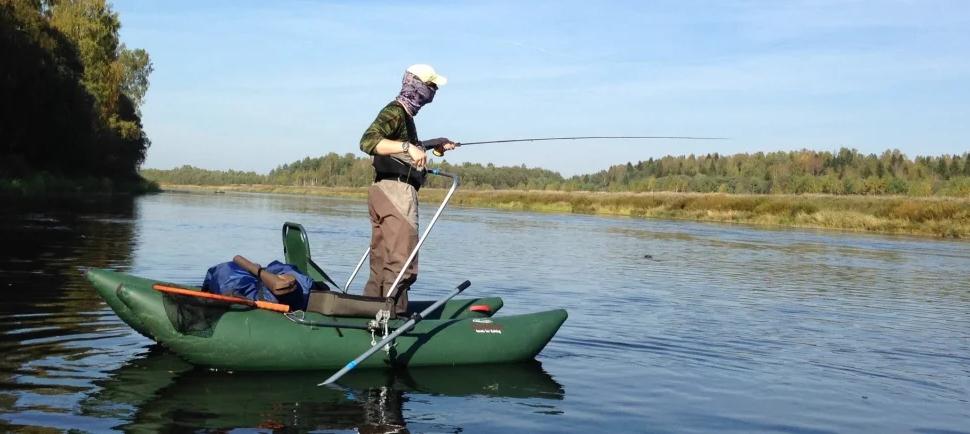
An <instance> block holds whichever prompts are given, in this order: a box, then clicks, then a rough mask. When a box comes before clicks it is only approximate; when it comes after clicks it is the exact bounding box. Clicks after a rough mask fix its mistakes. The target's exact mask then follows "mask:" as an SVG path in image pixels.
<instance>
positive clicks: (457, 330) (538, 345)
mask: <svg viewBox="0 0 970 434" xmlns="http://www.w3.org/2000/svg"><path fill="white" fill-rule="evenodd" d="M429 173H434V174H441V175H444V176H448V177H451V178H452V180H453V182H452V187H451V190H449V192H448V194H447V195H446V196H445V199H444V200H443V201H442V203H441V206H440V207H439V208H438V211H437V213H436V214H435V216H434V217H433V218H432V221H431V223H430V224H429V225H428V227H427V229H426V230H425V232H424V234H423V235H422V237H421V239H420V240H419V241H418V244H417V246H416V247H415V250H414V251H413V252H412V254H411V258H412V259H413V257H414V256H415V255H416V254H417V250H418V249H420V247H421V245H422V243H423V242H424V241H425V240H426V239H427V236H428V234H429V233H430V231H431V228H432V227H433V226H434V222H435V221H436V220H437V218H438V216H439V215H440V214H441V211H442V210H443V209H444V207H445V206H446V205H447V203H448V201H449V199H450V198H451V195H452V194H453V193H454V191H455V189H456V188H457V186H458V178H457V177H454V176H453V175H450V174H445V173H440V172H437V171H429ZM283 244H284V260H285V261H286V262H287V263H289V264H293V265H295V266H296V267H297V268H299V269H300V270H301V271H302V272H304V273H306V274H307V275H309V276H310V277H311V278H313V279H314V280H315V281H318V282H321V283H322V282H326V281H329V282H333V281H332V279H330V278H329V276H327V275H326V273H325V272H324V271H323V269H322V268H320V266H318V265H317V264H316V263H314V262H313V260H312V259H311V257H310V246H309V240H308V239H307V236H306V231H304V230H303V227H302V226H300V225H299V224H296V223H289V222H288V223H285V224H284V225H283ZM365 259H366V253H365V258H362V259H361V261H360V263H359V264H358V266H357V269H356V270H355V271H354V273H353V275H352V276H351V278H350V279H349V280H348V282H347V284H346V285H345V286H344V288H343V290H344V291H346V290H347V288H349V286H350V283H351V282H352V281H353V277H354V276H355V275H356V274H357V270H359V269H360V265H361V264H363V262H364V260H365ZM409 261H410V259H409ZM403 268H405V269H406V268H407V265H405V267H403ZM87 277H88V279H89V280H90V281H91V282H92V283H93V284H94V286H95V288H97V290H98V293H99V294H100V295H101V297H102V298H104V299H105V301H106V302H107V303H108V305H109V306H110V307H111V308H112V309H113V310H114V311H115V313H116V314H117V315H118V317H119V318H121V319H122V320H123V321H124V322H125V323H127V324H128V325H129V326H131V327H132V328H133V329H134V330H136V331H137V332H139V333H141V334H142V335H144V336H146V337H148V338H150V339H152V340H154V341H156V342H158V343H159V344H161V345H162V346H164V347H165V348H168V349H169V350H171V351H172V352H174V353H175V354H177V355H179V356H181V357H182V358H183V359H185V360H186V361H188V362H190V363H192V364H195V365H200V366H206V367H212V368H221V369H227V370H239V371H290V370H329V369H338V368H341V367H343V366H344V365H345V364H346V363H347V362H348V361H350V360H353V359H354V358H355V357H357V356H359V355H361V353H363V352H365V351H367V350H369V349H371V347H372V346H373V345H374V344H376V343H377V342H378V341H380V340H381V339H382V337H384V336H387V335H388V334H393V332H394V331H395V330H396V329H398V328H399V327H401V326H402V325H405V324H406V323H407V321H408V320H409V318H407V317H401V318H391V319H388V318H387V316H386V315H384V316H383V317H382V315H380V313H378V315H377V316H376V317H370V318H367V317H361V316H339V315H322V314H320V313H316V312H302V311H299V312H290V313H286V314H281V313H276V312H271V311H267V310H261V309H253V308H250V307H247V306H242V305H233V304H225V303H208V302H205V301H204V300H200V299H196V298H194V297H184V296H171V295H163V294H162V293H160V292H158V291H156V290H154V289H153V288H152V287H153V285H155V284H167V283H166V282H160V281H157V280H153V279H147V278H142V277H137V276H132V275H129V274H125V273H120V272H115V271H111V270H103V269H92V270H89V271H88V272H87ZM398 280H400V276H399V279H398ZM334 289H336V288H334ZM392 290H393V288H392ZM439 301H440V300H439ZM433 303H434V302H432V301H412V302H410V303H409V306H408V311H409V312H408V314H409V315H410V314H413V313H416V312H421V311H422V310H425V309H427V308H428V307H429V306H432V305H433ZM502 304H503V302H502V299H501V298H498V297H484V298H472V299H467V298H466V299H450V300H448V301H447V302H445V303H444V304H442V305H441V306H440V307H439V308H437V309H435V310H434V311H432V312H430V313H427V314H425V315H424V316H423V317H422V318H421V319H420V321H418V322H417V323H416V324H415V325H414V327H413V328H412V329H410V330H407V331H406V332H404V333H403V334H401V335H400V336H398V337H397V338H396V339H395V340H394V343H393V345H386V346H384V347H383V348H382V349H381V350H380V351H377V352H376V354H374V355H373V356H372V357H369V358H367V359H366V360H363V361H361V362H360V364H359V365H358V367H359V368H384V367H392V366H451V365H469V364H483V363H509V362H522V361H527V360H531V359H533V358H535V356H536V355H537V354H538V353H539V352H540V351H541V350H542V348H543V347H545V346H546V344H547V343H548V342H549V340H550V339H552V337H553V335H555V333H556V332H557V331H558V330H559V327H560V326H561V325H562V323H563V322H564V321H565V320H566V316H567V314H566V311H565V310H563V309H555V310H549V311H544V312H536V313H529V314H522V315H510V316H504V317H493V316H492V315H493V314H494V313H495V312H496V311H498V310H499V309H500V308H501V307H502Z"/></svg>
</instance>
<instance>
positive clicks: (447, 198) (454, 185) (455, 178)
mask: <svg viewBox="0 0 970 434" xmlns="http://www.w3.org/2000/svg"><path fill="white" fill-rule="evenodd" d="M428 173H430V174H433V175H438V176H444V177H447V178H451V189H449V190H448V194H446V195H445V198H444V200H442V201H441V205H440V206H438V211H435V213H434V217H431V222H430V223H428V227H427V228H426V229H425V230H424V234H422V235H421V238H420V239H418V244H417V245H416V246H414V250H412V251H411V256H408V260H407V261H405V262H404V266H403V267H401V272H400V273H397V277H396V278H395V279H394V283H392V284H391V287H390V288H388V290H387V294H386V295H385V297H388V298H389V297H391V296H392V295H394V293H395V291H396V290H397V285H398V284H399V283H401V279H402V278H404V273H405V272H406V271H407V269H408V267H409V266H410V265H411V262H413V261H414V258H415V257H416V256H418V250H421V245H422V244H424V242H425V240H427V239H428V234H430V233H431V228H433V227H434V224H435V222H437V221H438V217H440V216H441V212H442V211H444V210H445V206H447V205H448V201H450V200H451V196H452V195H453V194H455V190H457V189H458V175H454V174H451V173H446V172H442V171H441V170H438V169H428Z"/></svg>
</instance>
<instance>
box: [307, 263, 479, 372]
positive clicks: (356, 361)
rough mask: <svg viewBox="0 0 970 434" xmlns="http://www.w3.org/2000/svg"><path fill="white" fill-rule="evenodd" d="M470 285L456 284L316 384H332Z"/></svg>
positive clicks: (469, 283)
mask: <svg viewBox="0 0 970 434" xmlns="http://www.w3.org/2000/svg"><path fill="white" fill-rule="evenodd" d="M470 285H471V282H469V281H467V280H466V281H464V282H462V284H461V285H458V287H457V288H455V289H453V290H452V291H451V292H450V293H448V295H446V296H445V297H444V298H442V299H440V300H438V301H436V302H434V304H432V305H431V306H428V308H427V309H425V310H423V311H421V313H419V314H418V317H417V318H411V319H409V320H408V322H406V323H404V325H402V326H401V327H398V329H397V330H395V331H394V333H391V334H389V335H387V337H386V338H384V339H381V341H380V342H378V343H377V344H375V345H374V346H372V347H370V349H368V350H367V351H364V354H361V355H359V356H357V358H356V359H354V360H351V361H350V362H348V363H347V364H346V365H344V367H343V368H340V370H339V371H337V372H336V373H334V374H333V375H331V376H330V378H327V379H326V380H324V382H323V383H320V384H317V386H326V385H328V384H332V383H333V382H335V381H337V380H339V379H340V377H343V376H344V374H346V373H347V372H350V370H351V369H354V368H356V367H357V365H358V364H359V363H360V362H363V361H364V360H366V359H367V358H368V357H370V356H372V355H373V354H374V353H376V352H378V351H380V349H381V348H383V347H384V345H387V344H389V343H391V341H393V340H394V339H396V338H397V337H398V336H400V335H401V334H403V333H404V332H407V331H408V330H411V329H412V328H413V327H414V325H415V324H417V323H418V321H421V319H423V318H424V317H425V315H430V314H431V312H434V310H435V309H437V308H439V307H441V305H443V304H445V303H447V302H448V300H451V299H452V298H453V297H454V296H456V295H458V294H460V293H461V292H462V291H464V290H465V288H468V287H469V286H470Z"/></svg>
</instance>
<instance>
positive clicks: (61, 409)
mask: <svg viewBox="0 0 970 434" xmlns="http://www.w3.org/2000/svg"><path fill="white" fill-rule="evenodd" d="M434 205H435V204H430V205H428V204H425V205H423V208H422V210H421V213H422V220H423V221H427V219H428V218H429V217H430V216H431V215H432V213H433V211H434V208H433V207H434ZM284 221H295V222H299V223H302V224H303V225H304V226H305V227H306V228H307V229H308V231H309V236H310V242H311V247H312V253H313V258H314V260H315V261H316V262H318V263H319V264H320V265H322V266H323V267H324V268H325V269H326V270H327V271H328V272H329V273H330V274H331V275H332V276H334V278H335V279H337V280H338V282H342V281H343V280H345V279H346V278H347V277H348V276H349V274H350V272H351V270H352V268H353V266H354V265H355V264H356V262H357V260H358V259H359V257H360V255H361V253H362V252H363V250H364V248H365V247H366V245H367V241H368V238H369V230H370V229H369V224H368V221H367V209H366V205H365V203H364V202H363V201H360V200H351V199H333V198H322V197H301V196H284V195H259V194H242V193H240V194H233V193H230V194H191V193H163V194H157V195H149V196H142V197H138V198H134V199H133V198H114V199H104V198H101V199H76V198H75V199H50V200H47V201H43V202H31V203H23V202H13V203H12V204H9V203H8V204H7V205H6V206H5V208H4V209H3V210H2V211H0V240H2V241H0V244H2V246H0V271H2V273H0V276H2V278H0V289H2V291H3V294H4V295H5V299H4V300H3V302H2V303H0V352H2V354H3V356H2V360H0V430H2V431H15V432H16V431H31V432H34V431H37V430H41V431H42V430H44V429H53V430H59V431H60V430H69V429H77V430H80V431H94V432H102V431H112V430H117V431H128V432H157V431H173V430H178V431H182V430H192V429H198V430H207V431H214V430H215V431H225V430H233V429H238V430H241V431H253V430H255V431H271V430H283V431H299V432H302V431H313V430H317V431H326V432H354V431H358V432H396V431H401V432H404V431H410V432H510V431H511V432H678V433H681V432H710V431H735V432H800V433H827V432H914V433H952V432H970V272H968V270H970V243H966V242H960V241H940V240H934V239H921V238H911V237H894V236H882V235H865V234H847V233H839V232H832V231H812V230H784V229H764V228H753V227H747V226H740V225H721V224H704V223H693V222H680V221H676V222H675V221H661V220H641V219H630V218H609V217H597V216H583V215H557V214H538V213H522V212H505V211H493V210H482V209H472V208H450V209H448V210H447V211H446V212H445V214H444V216H443V217H442V220H441V221H439V223H438V225H437V226H436V228H435V231H434V232H433V233H432V234H431V238H430V239H429V241H428V243H427V244H426V245H425V248H424V249H423V250H422V252H421V264H420V267H421V273H420V277H419V281H418V283H417V284H416V285H415V287H414V288H413V289H412V292H411V297H412V299H427V298H434V297H437V296H441V295H443V294H445V293H447V292H448V291H449V290H450V289H451V288H453V287H454V286H455V285H457V284H458V283H460V282H462V281H463V280H465V279H469V280H471V282H472V286H471V288H469V289H468V290H467V291H466V294H468V295H476V296H500V297H502V298H503V299H504V300H505V307H504V308H503V309H502V311H501V312H499V315H503V314H514V313H525V312H532V311H537V310H544V309H553V308H560V307H562V308H565V309H567V310H568V311H569V319H568V320H567V321H566V323H565V324H564V325H563V327H562V328H561V329H560V331H559V333H558V334H557V335H556V337H555V338H553V340H552V341H551V342H550V344H549V345H548V346H547V347H546V348H545V349H544V350H543V351H542V353H540V354H539V356H538V357H537V362H536V363H526V364H516V365H495V366H473V367H465V368H448V369H414V370H409V371H399V372H385V371H376V372H363V373H361V374H359V375H357V376H355V377H353V381H350V382H349V383H350V384H345V386H346V387H347V389H346V390H344V391H333V390H330V389H325V388H317V387H315V384H316V383H318V382H319V381H321V380H323V379H324V378H326V376H327V373H326V372H296V373H282V374H280V373H256V374H245V373H232V372H214V371H210V370H207V369H203V368H194V367H192V366H191V365H188V364H186V363H185V362H183V361H181V360H180V359H178V358H177V357H175V356H173V355H172V354H170V353H168V352H166V351H165V350H164V349H162V348H159V347H158V346H156V345H153V343H152V342H151V341H149V340H148V339H146V338H144V337H142V336H141V335H138V334H137V333H135V332H133V331H132V330H131V329H130V328H128V327H127V326H126V325H125V324H124V323H122V322H121V321H120V320H119V319H118V318H117V317H116V316H115V315H114V313H113V312H112V311H111V310H110V309H109V308H108V307H107V306H106V305H105V304H104V303H103V302H102V301H101V300H100V298H99V297H98V296H97V294H96V293H95V291H94V289H93V288H92V287H91V286H90V285H89V283H88V282H87V281H86V280H85V279H84V277H83V275H82V273H83V271H84V270H85V269H86V268H87V267H107V268H113V269H117V270H122V271H125V272H130V273H134V274H137V275H142V276H147V277H153V278H158V279H161V280H167V281H174V282H184V283H192V284H199V283H200V282H201V280H202V278H203V276H204V274H205V271H206V268H208V267H209V266H211V265H214V264H216V263H219V262H224V261H228V260H230V259H231V258H232V256H233V255H236V254H242V255H244V256H247V257H250V258H252V259H254V260H256V261H259V262H262V263H267V262H269V261H271V260H273V259H281V258H282V246H281V242H280V227H281V225H282V223H283V222H284ZM365 279H366V276H362V277H361V278H358V280H357V282H356V283H355V285H354V288H355V291H359V290H360V287H361V286H362V285H363V281H364V280H365Z"/></svg>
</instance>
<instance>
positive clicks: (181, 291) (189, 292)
mask: <svg viewBox="0 0 970 434" xmlns="http://www.w3.org/2000/svg"><path fill="white" fill-rule="evenodd" d="M152 289H154V290H156V291H159V292H164V293H168V294H176V295H185V296H189V297H196V298H204V299H207V300H215V301H221V302H224V303H234V304H242V305H246V306H250V307H255V308H259V309H265V310H271V311H274V312H282V313H286V312H289V311H290V306H288V305H285V304H280V303H272V302H269V301H261V300H250V299H248V298H240V297H230V296H228V295H221V294H213V293H211V292H204V291H196V290H194V289H188V288H179V287H177V286H169V285H162V284H158V283H156V284H155V285H152Z"/></svg>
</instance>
